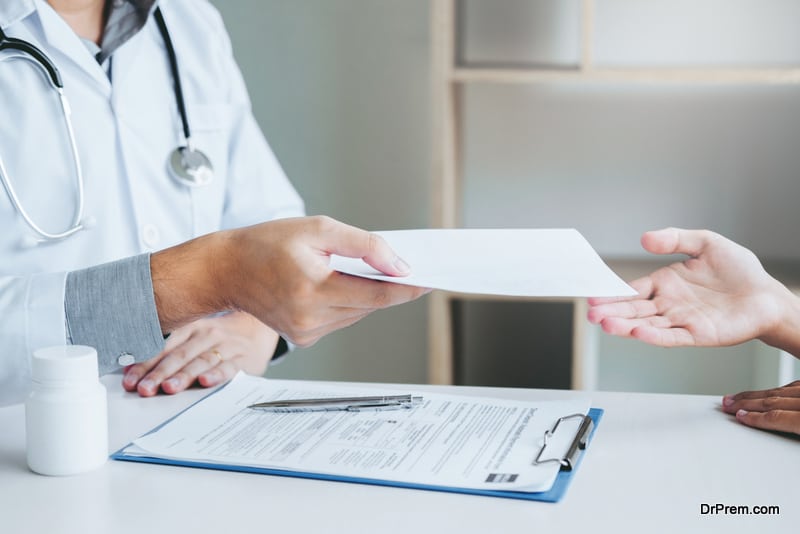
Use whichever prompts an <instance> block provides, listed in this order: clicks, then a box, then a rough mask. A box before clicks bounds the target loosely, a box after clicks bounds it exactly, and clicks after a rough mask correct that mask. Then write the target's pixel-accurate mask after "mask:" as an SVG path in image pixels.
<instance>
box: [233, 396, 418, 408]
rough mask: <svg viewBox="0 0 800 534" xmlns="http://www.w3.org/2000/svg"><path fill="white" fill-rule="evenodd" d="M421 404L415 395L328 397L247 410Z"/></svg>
mask: <svg viewBox="0 0 800 534" xmlns="http://www.w3.org/2000/svg"><path fill="white" fill-rule="evenodd" d="M421 403H422V397H419V396H415V395H377V396H372V397H328V398H319V399H286V400H278V401H269V402H258V403H256V404H251V405H250V406H248V408H253V409H257V410H267V411H270V412H324V411H348V412H358V411H362V410H398V409H402V408H413V407H414V406H417V405H419V404H421Z"/></svg>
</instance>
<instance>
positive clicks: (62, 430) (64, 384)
mask: <svg viewBox="0 0 800 534" xmlns="http://www.w3.org/2000/svg"><path fill="white" fill-rule="evenodd" d="M97 369H98V367H97V351H96V350H95V349H93V348H92V347H84V346H81V345H65V346H57V347H47V348H43V349H39V350H36V351H34V353H33V359H32V361H31V392H30V395H29V396H28V400H27V401H26V403H25V437H26V442H27V447H26V449H27V457H28V467H30V468H31V470H32V471H35V472H36V473H40V474H42V475H75V474H78V473H84V472H86V471H91V470H93V469H96V468H98V467H100V466H102V465H103V464H104V463H105V462H106V459H107V458H108V406H107V398H106V388H105V386H103V384H101V383H100V380H99V378H98V371H97Z"/></svg>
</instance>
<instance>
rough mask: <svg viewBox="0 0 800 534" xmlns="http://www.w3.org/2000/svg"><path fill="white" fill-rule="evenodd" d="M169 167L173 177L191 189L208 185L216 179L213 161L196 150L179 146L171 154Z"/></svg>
mask: <svg viewBox="0 0 800 534" xmlns="http://www.w3.org/2000/svg"><path fill="white" fill-rule="evenodd" d="M168 165H169V171H170V174H172V177H173V178H175V180H177V181H178V182H179V183H181V184H183V185H187V186H189V187H201V186H204V185H208V184H210V183H211V181H212V180H213V179H214V167H213V166H212V165H211V160H209V159H208V156H206V155H205V154H203V152H201V151H200V150H197V149H195V148H190V147H188V146H179V147H178V148H176V149H175V150H173V151H172V153H171V154H170V156H169V163H168Z"/></svg>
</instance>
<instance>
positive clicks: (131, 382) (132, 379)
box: [122, 373, 139, 387]
mask: <svg viewBox="0 0 800 534" xmlns="http://www.w3.org/2000/svg"><path fill="white" fill-rule="evenodd" d="M138 381H139V377H138V376H136V375H135V374H134V373H128V374H127V375H125V376H124V377H123V378H122V384H123V385H125V386H128V387H131V386H135V385H136V382H138Z"/></svg>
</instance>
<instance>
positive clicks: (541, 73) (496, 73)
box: [450, 67, 800, 85]
mask: <svg viewBox="0 0 800 534" xmlns="http://www.w3.org/2000/svg"><path fill="white" fill-rule="evenodd" d="M450 81H451V83H459V84H464V83H498V84H535V83H545V82H581V83H690V84H753V85H800V67H785V68H591V69H581V68H563V69H553V68H546V69H544V68H543V69H537V68H475V67H457V68H455V69H453V71H452V73H451V75H450Z"/></svg>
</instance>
